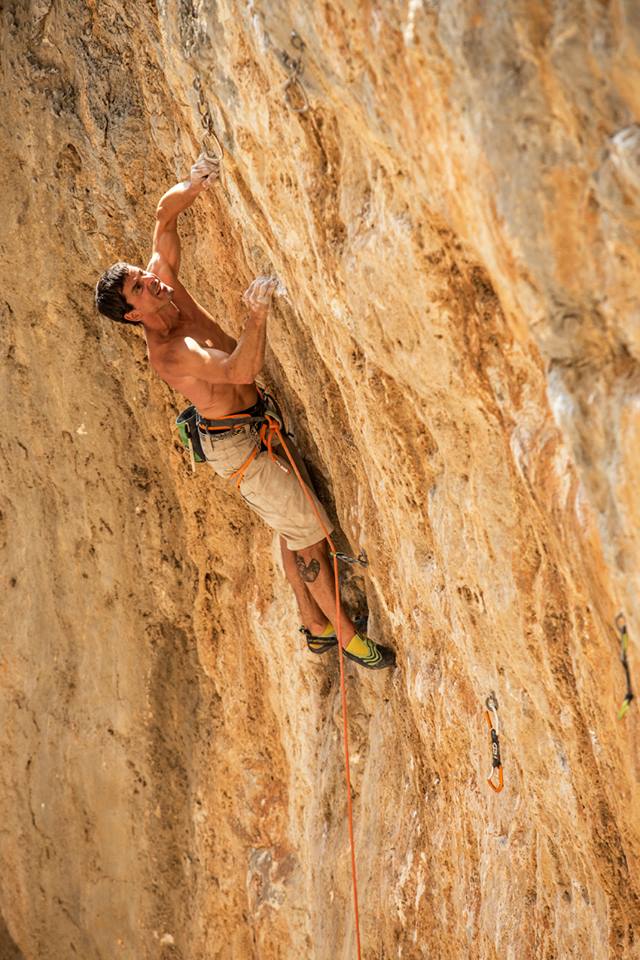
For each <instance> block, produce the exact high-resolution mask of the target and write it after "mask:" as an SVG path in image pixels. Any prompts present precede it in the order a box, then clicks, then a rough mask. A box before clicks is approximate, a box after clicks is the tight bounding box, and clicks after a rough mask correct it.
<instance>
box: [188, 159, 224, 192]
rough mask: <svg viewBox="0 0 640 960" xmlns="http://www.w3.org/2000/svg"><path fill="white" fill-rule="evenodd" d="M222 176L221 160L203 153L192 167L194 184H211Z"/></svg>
mask: <svg viewBox="0 0 640 960" xmlns="http://www.w3.org/2000/svg"><path fill="white" fill-rule="evenodd" d="M219 176H220V160H219V159H218V157H209V156H207V155H206V154H204V153H201V154H200V156H199V157H198V159H197V160H196V162H195V163H194V164H193V166H192V167H191V180H192V182H194V183H203V184H204V183H205V182H207V183H211V182H212V181H213V180H215V179H216V178H217V177H219Z"/></svg>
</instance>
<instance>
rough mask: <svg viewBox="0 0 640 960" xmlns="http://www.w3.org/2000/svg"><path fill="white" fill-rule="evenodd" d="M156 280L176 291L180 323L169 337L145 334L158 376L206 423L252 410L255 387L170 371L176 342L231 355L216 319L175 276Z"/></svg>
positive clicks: (256, 395)
mask: <svg viewBox="0 0 640 960" xmlns="http://www.w3.org/2000/svg"><path fill="white" fill-rule="evenodd" d="M157 276H159V277H160V279H161V280H164V281H165V282H166V283H169V284H170V285H171V286H172V287H173V289H174V294H173V305H174V307H176V308H177V310H178V311H179V320H178V323H177V324H176V326H175V327H174V328H173V329H172V330H171V332H170V333H169V334H168V335H163V334H159V333H156V332H155V331H151V330H147V331H146V337H147V348H148V355H149V362H150V364H151V366H152V367H153V369H154V370H155V371H156V373H157V374H158V376H159V377H161V378H162V379H163V380H164V382H165V383H168V384H169V386H170V387H172V388H173V389H174V390H177V391H178V392H179V393H181V394H182V395H183V396H185V397H186V398H187V399H188V400H190V401H191V403H193V404H194V405H195V407H196V408H197V410H198V411H199V413H200V414H202V416H203V417H206V418H207V419H215V418H217V417H222V416H225V415H226V414H229V413H235V412H236V411H238V410H245V409H246V408H247V407H250V406H252V405H253V404H254V403H255V402H256V400H257V397H258V392H257V390H256V386H255V384H254V383H251V384H245V383H242V384H227V383H215V384H214V383H208V382H207V381H206V380H199V379H197V378H196V377H192V376H179V375H178V374H177V372H176V368H175V364H172V366H171V368H170V369H168V364H167V362H166V358H167V354H168V352H169V350H173V348H174V347H175V341H176V340H182V341H184V339H185V338H186V337H190V338H192V339H193V340H195V341H196V342H197V343H199V344H200V346H201V347H206V348H212V349H214V350H221V351H223V352H224V353H229V352H230V351H229V344H228V342H227V341H226V340H225V339H224V336H221V335H220V331H219V329H218V326H217V324H216V323H215V322H214V320H213V317H211V315H210V314H209V313H207V311H206V310H205V309H204V308H203V307H201V306H200V304H199V303H197V302H196V301H195V300H194V299H193V297H192V296H191V294H190V293H189V292H188V291H187V290H186V289H185V287H183V285H182V284H181V283H180V281H179V280H177V279H176V278H175V277H174V276H173V275H168V276H166V277H164V276H163V275H162V273H161V272H158V273H157Z"/></svg>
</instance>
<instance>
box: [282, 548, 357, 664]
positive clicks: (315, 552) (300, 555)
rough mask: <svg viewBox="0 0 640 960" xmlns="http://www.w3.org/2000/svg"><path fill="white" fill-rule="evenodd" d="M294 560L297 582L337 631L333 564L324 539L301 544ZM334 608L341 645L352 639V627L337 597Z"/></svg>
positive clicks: (353, 632) (353, 627) (344, 645)
mask: <svg viewBox="0 0 640 960" xmlns="http://www.w3.org/2000/svg"><path fill="white" fill-rule="evenodd" d="M295 562H296V568H297V572H298V577H299V580H300V582H301V583H303V584H304V586H305V588H306V589H307V590H308V591H309V593H310V594H311V597H312V598H313V600H314V601H315V602H316V604H317V606H318V607H319V608H320V609H321V610H322V613H323V614H324V615H325V617H326V619H327V620H328V621H330V622H331V623H332V624H333V625H334V627H335V628H336V634H337V633H338V624H337V623H336V619H337V617H336V588H335V579H334V575H333V566H332V564H331V563H330V562H329V557H328V556H327V545H326V540H321V541H320V542H319V543H314V544H313V545H312V546H310V547H305V549H304V550H297V551H296V554H295ZM296 596H297V594H296ZM338 609H339V615H340V627H341V631H342V646H343V647H346V646H347V645H348V644H349V642H350V641H351V640H352V639H353V637H354V635H355V633H356V628H355V626H354V624H353V622H352V621H351V620H350V619H349V617H348V616H347V615H346V613H345V612H344V609H343V607H342V603H341V602H340V600H339V599H338Z"/></svg>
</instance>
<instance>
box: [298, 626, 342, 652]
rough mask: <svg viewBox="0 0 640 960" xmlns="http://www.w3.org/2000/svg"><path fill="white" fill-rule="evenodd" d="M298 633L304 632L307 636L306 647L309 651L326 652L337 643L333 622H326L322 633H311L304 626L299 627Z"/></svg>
mask: <svg viewBox="0 0 640 960" xmlns="http://www.w3.org/2000/svg"><path fill="white" fill-rule="evenodd" d="M300 633H304V635H305V637H306V638H307V647H308V648H309V650H310V651H311V653H326V652H327V650H331V649H332V647H335V646H336V644H337V643H338V638H337V637H336V632H335V630H334V629H333V624H331V623H328V624H327V625H326V627H325V628H324V630H323V631H322V633H320V634H313V633H311V631H310V630H307V628H306V627H300Z"/></svg>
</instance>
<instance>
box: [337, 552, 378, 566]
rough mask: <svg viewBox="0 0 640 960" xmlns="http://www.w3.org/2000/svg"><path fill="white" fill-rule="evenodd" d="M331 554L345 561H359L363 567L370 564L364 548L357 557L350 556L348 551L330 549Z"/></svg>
mask: <svg viewBox="0 0 640 960" xmlns="http://www.w3.org/2000/svg"><path fill="white" fill-rule="evenodd" d="M329 556H330V557H335V558H336V560H342V562H343V563H358V564H360V566H361V567H368V566H369V561H368V560H367V554H366V552H365V551H364V550H360V553H359V555H358V556H357V557H350V556H349V555H348V554H346V553H331V551H329Z"/></svg>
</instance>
